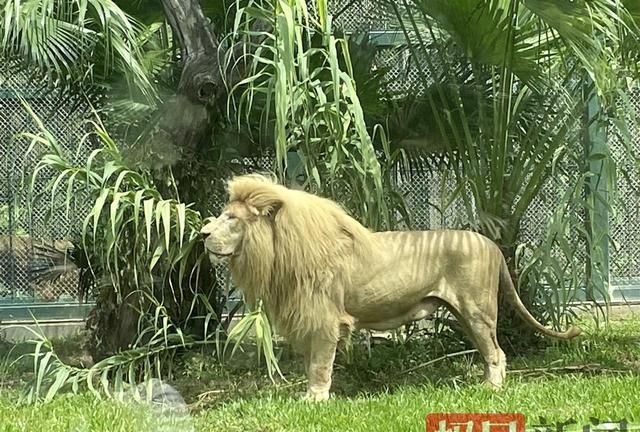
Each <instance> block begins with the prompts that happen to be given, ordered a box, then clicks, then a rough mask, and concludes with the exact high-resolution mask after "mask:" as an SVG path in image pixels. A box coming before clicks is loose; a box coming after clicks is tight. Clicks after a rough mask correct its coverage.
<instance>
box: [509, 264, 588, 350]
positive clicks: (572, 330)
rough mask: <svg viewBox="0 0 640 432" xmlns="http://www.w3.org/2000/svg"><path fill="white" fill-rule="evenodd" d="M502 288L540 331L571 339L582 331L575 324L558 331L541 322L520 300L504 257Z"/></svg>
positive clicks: (519, 310) (522, 314)
mask: <svg viewBox="0 0 640 432" xmlns="http://www.w3.org/2000/svg"><path fill="white" fill-rule="evenodd" d="M500 288H501V290H502V291H503V292H504V293H505V295H506V296H507V298H508V299H509V301H510V302H511V303H512V304H513V305H514V306H515V308H516V310H517V311H518V313H519V314H520V316H521V317H522V318H523V319H524V320H525V321H527V322H528V323H529V324H530V325H532V326H533V327H534V328H535V329H536V330H538V331H539V332H541V333H544V334H545V335H547V336H551V337H555V338H559V339H571V338H574V337H576V336H578V335H579V334H580V333H582V331H581V330H580V329H579V328H578V327H575V326H571V327H569V328H568V329H567V330H565V331H563V332H558V331H555V330H551V329H549V328H547V327H545V326H543V325H542V324H540V323H539V322H538V321H537V320H536V319H535V318H534V317H533V315H531V313H530V312H529V311H528V310H527V308H526V307H525V305H524V304H523V303H522V300H520V297H519V296H518V292H517V291H516V287H515V286H514V285H513V281H512V280H511V275H510V274H509V268H508V267H507V262H506V261H505V260H504V257H503V259H502V265H501V268H500Z"/></svg>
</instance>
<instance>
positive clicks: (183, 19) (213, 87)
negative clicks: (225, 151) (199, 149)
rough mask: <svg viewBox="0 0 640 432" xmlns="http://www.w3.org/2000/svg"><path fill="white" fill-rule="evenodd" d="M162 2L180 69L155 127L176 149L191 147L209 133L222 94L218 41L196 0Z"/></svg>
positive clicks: (222, 85)
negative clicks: (176, 46) (174, 90)
mask: <svg viewBox="0 0 640 432" xmlns="http://www.w3.org/2000/svg"><path fill="white" fill-rule="evenodd" d="M162 5H163V8H164V11H165V15H166V17H167V21H168V22H169V25H170V26H171V29H172V31H173V34H174V35H175V37H176V39H177V41H178V43H179V44H180V50H181V55H180V58H181V60H182V62H183V69H182V74H181V76H180V82H179V84H178V93H177V95H176V96H175V98H174V99H173V100H172V101H170V102H169V103H168V104H167V105H166V106H165V107H164V112H163V115H162V119H161V121H160V122H159V126H160V130H161V131H162V132H163V134H164V135H165V137H166V138H167V139H168V140H169V142H170V143H171V144H173V145H174V146H175V147H176V148H178V149H179V148H184V147H187V148H195V147H196V146H197V144H198V143H199V142H201V140H203V139H206V138H207V137H208V136H210V135H211V131H212V123H213V119H214V116H215V114H216V113H215V107H216V106H217V102H218V100H219V98H220V97H221V96H222V95H223V94H224V93H225V92H224V83H223V79H222V73H221V71H220V65H219V61H218V40H217V37H216V35H215V34H214V32H213V29H212V28H211V23H210V22H209V20H208V19H207V18H206V17H205V16H204V13H203V12H202V8H201V6H200V3H199V1H198V0H162Z"/></svg>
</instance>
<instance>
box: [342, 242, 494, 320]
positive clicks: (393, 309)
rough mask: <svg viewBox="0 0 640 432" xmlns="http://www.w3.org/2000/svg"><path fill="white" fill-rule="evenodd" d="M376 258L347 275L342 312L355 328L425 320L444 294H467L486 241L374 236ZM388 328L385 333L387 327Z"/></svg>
mask: <svg viewBox="0 0 640 432" xmlns="http://www.w3.org/2000/svg"><path fill="white" fill-rule="evenodd" d="M375 235H376V237H377V239H378V241H379V245H378V250H379V251H380V253H379V254H378V256H377V257H374V258H372V259H371V260H370V261H368V262H367V263H363V265H362V267H361V268H359V269H357V271H356V272H354V274H353V279H352V280H353V285H352V286H351V287H346V289H345V308H346V311H347V312H348V313H349V314H350V315H352V316H353V317H354V318H355V319H356V321H357V322H359V323H361V324H360V326H364V327H367V326H368V327H370V328H376V327H374V326H373V325H378V324H380V326H391V325H395V324H397V325H395V327H397V326H399V325H402V324H403V323H404V322H409V321H414V320H417V319H422V318H424V317H426V316H427V315H429V314H431V313H432V312H433V311H434V310H435V309H437V307H438V306H439V305H441V304H442V303H441V301H440V300H439V299H443V300H447V301H448V300H449V299H448V298H447V297H448V296H447V292H449V293H450V292H451V287H452V285H455V286H456V289H467V288H470V285H471V283H470V281H471V280H472V279H475V278H480V274H478V272H477V271H475V270H474V269H477V268H478V265H479V263H480V265H481V266H482V267H484V266H486V265H487V263H488V261H487V259H486V257H485V255H483V253H486V252H487V251H488V250H489V249H488V246H487V242H486V238H483V237H482V236H479V235H478V234H475V233H471V232H465V231H457V232H449V233H443V232H437V231H423V232H413V233H412V232H386V233H376V234H375ZM388 328H391V327H388Z"/></svg>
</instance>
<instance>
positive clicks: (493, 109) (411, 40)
mask: <svg viewBox="0 0 640 432" xmlns="http://www.w3.org/2000/svg"><path fill="white" fill-rule="evenodd" d="M388 5H389V8H390V9H391V10H392V11H393V12H394V15H395V16H396V18H397V20H398V22H399V26H400V28H401V30H402V31H403V33H404V34H405V37H406V41H407V42H406V43H405V44H404V45H403V46H401V47H400V48H399V49H401V50H405V51H407V52H408V53H409V55H410V56H411V58H412V59H413V60H414V61H415V62H416V63H417V64H422V65H423V67H422V68H420V69H418V73H419V83H418V85H419V87H420V88H422V89H423V90H424V96H423V97H421V98H419V104H420V105H419V112H421V113H424V114H425V115H424V116H423V119H424V120H423V122H424V124H423V125H422V127H421V129H423V130H426V131H427V132H426V136H427V138H428V140H427V141H428V142H434V141H435V142H437V144H438V145H436V146H435V147H434V146H431V147H430V148H429V147H426V148H423V149H422V150H423V152H424V153H426V154H432V155H433V154H435V155H439V156H440V157H441V159H443V160H445V161H446V162H447V166H448V167H449V168H450V169H451V170H452V171H453V173H454V175H455V177H456V181H457V184H458V188H457V189H456V190H455V191H454V194H455V195H457V196H459V197H460V198H461V199H462V200H463V201H464V203H465V206H466V208H467V219H468V220H469V221H470V226H469V228H471V229H475V230H479V231H481V232H482V233H484V234H486V235H487V236H488V237H490V238H491V239H493V240H495V241H497V242H498V244H499V245H500V246H501V247H502V248H503V251H504V253H505V255H506V256H507V259H508V260H509V262H510V265H511V267H512V268H514V267H516V265H517V268H518V270H520V274H519V276H518V279H519V286H520V289H521V295H523V296H524V298H525V300H526V303H527V304H529V305H531V306H533V302H534V300H535V301H536V302H537V303H538V304H540V305H542V306H540V307H539V309H538V308H536V309H538V310H536V311H535V312H536V315H538V316H540V317H541V318H542V319H545V320H546V319H550V320H551V322H552V323H553V324H554V325H555V326H559V325H560V324H561V323H562V322H563V321H566V320H570V319H571V313H570V310H569V308H568V307H567V306H568V304H569V303H570V302H572V301H573V300H575V299H576V298H578V294H579V293H580V292H581V291H582V290H583V289H585V285H586V290H587V292H592V293H593V292H598V294H599V296H597V297H600V298H604V299H605V300H606V298H607V288H606V286H604V284H603V283H602V280H603V279H602V277H601V275H596V274H590V273H589V272H590V271H591V270H593V269H592V268H585V266H584V265H583V266H580V265H578V264H577V263H578V262H581V261H582V262H583V263H584V258H580V255H582V256H584V253H585V252H588V256H589V257H590V258H591V259H592V260H593V261H596V262H597V260H598V258H599V257H601V256H602V247H601V244H602V240H603V239H602V238H601V233H598V232H596V231H597V229H596V228H594V226H593V225H591V226H590V225H588V223H587V225H586V226H585V220H584V217H583V216H582V214H584V213H585V212H587V213H589V212H591V215H593V214H594V211H595V207H594V203H595V202H599V201H602V205H603V206H605V208H606V206H608V205H611V203H613V202H614V199H615V193H614V192H615V175H613V172H612V171H611V170H609V173H608V174H607V173H605V171H603V173H605V174H604V176H602V177H601V178H600V182H601V183H605V182H606V185H607V186H608V187H609V191H610V193H611V194H610V195H609V196H608V197H605V196H604V195H602V193H601V189H593V188H590V187H589V185H590V182H591V181H592V178H594V176H596V175H600V174H601V173H600V172H596V171H595V170H594V168H595V167H594V166H593V165H590V164H589V162H593V160H595V158H597V160H599V161H601V162H602V164H604V165H605V166H609V167H613V163H612V160H611V156H610V154H609V153H608V151H607V150H606V148H605V149H599V148H597V146H596V145H593V143H591V142H589V141H588V140H586V139H585V136H586V134H587V133H592V134H593V131H594V130H597V129H598V128H600V129H602V128H604V127H606V126H607V125H608V124H610V123H612V120H613V123H614V124H616V125H617V126H618V125H620V124H621V122H617V120H619V117H620V114H621V112H622V111H621V110H616V109H615V107H614V105H613V101H614V99H615V98H614V97H615V96H616V95H617V94H619V93H623V92H624V91H625V89H626V85H627V83H626V78H627V77H629V74H628V71H629V70H630V69H629V65H628V64H627V65H622V64H621V63H620V62H621V59H622V58H623V56H621V51H622V50H623V47H622V44H621V38H620V34H621V32H628V33H629V34H631V35H635V36H637V35H638V33H637V29H636V28H634V27H633V26H631V25H630V24H629V23H630V22H631V21H630V15H629V13H628V12H627V10H626V9H624V8H623V7H622V5H621V4H619V3H618V2H609V1H596V2H590V3H589V5H587V3H585V2H571V3H566V2H565V3H563V4H562V6H558V5H556V4H555V3H554V4H553V5H551V4H550V3H549V2H547V1H534V0H531V1H515V2H507V1H492V2H482V1H476V0H470V1H467V0H460V1H450V2H449V1H446V2H445V1H442V2H432V1H421V0H415V1H411V0H404V1H403V2H400V3H396V2H389V3H388ZM568 23H571V25H569V24H568ZM574 23H577V24H576V25H574ZM634 32H635V33H634ZM595 95H599V96H600V108H599V109H600V112H599V113H595V114H592V115H590V116H588V117H585V115H584V113H585V112H586V109H587V106H588V104H589V103H590V102H591V101H592V99H593V98H594V97H595ZM408 103H413V99H410V100H409V102H408ZM587 131H589V132H587ZM392 135H393V133H392ZM628 150H630V149H629V148H628ZM629 156H630V157H633V155H632V153H631V152H629ZM588 158H590V159H588ZM585 190H587V191H588V192H589V194H588V195H587V196H586V197H585V195H584V191H585ZM545 193H547V194H553V196H554V201H555V202H554V203H553V205H554V209H553V216H552V217H551V218H550V219H549V220H548V221H547V223H546V224H545V231H546V232H545V233H544V238H542V239H540V240H539V241H538V242H533V243H526V242H525V243H521V242H522V239H521V237H520V228H521V223H522V221H523V218H524V217H525V216H526V215H527V212H528V211H529V210H531V209H534V208H535V206H536V205H537V204H538V203H540V202H541V199H542V198H543V197H544V194H545ZM454 197H455V196H453V197H452V198H454ZM518 243H521V244H520V245H518ZM585 245H586V246H585ZM587 247H588V250H585V249H586V248H587ZM587 265H590V262H587ZM595 271H596V272H597V271H601V270H599V269H597V268H596V269H595ZM598 276H600V278H599V279H598ZM598 280H599V282H598ZM507 327H513V326H512V320H509V323H508V324H507ZM520 330H522V329H519V330H515V331H516V334H515V335H514V336H515V337H514V339H515V340H524V339H523V338H522V337H520V336H519V332H520ZM527 340H529V339H527Z"/></svg>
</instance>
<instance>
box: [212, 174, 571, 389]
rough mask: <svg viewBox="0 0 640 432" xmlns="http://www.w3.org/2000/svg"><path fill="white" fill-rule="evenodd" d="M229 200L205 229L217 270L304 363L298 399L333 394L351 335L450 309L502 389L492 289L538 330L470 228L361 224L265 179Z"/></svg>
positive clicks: (493, 254) (246, 179)
mask: <svg viewBox="0 0 640 432" xmlns="http://www.w3.org/2000/svg"><path fill="white" fill-rule="evenodd" d="M227 192H228V195H229V201H228V203H227V204H226V206H225V207H224V209H223V210H222V212H221V214H220V215H219V216H218V217H211V218H208V219H207V220H205V224H204V226H203V227H202V229H201V234H202V236H203V239H204V245H205V248H206V253H207V254H208V255H209V259H210V260H212V261H213V262H220V261H225V260H226V261H228V263H229V268H230V272H231V278H232V280H233V281H234V283H235V284H236V286H238V288H239V289H240V290H241V291H242V292H243V294H244V298H245V301H246V302H247V303H248V304H249V306H254V305H255V304H256V301H258V300H262V302H263V306H264V307H265V311H266V313H267V316H268V317H269V319H270V320H271V321H272V322H273V323H274V325H275V328H276V330H277V331H278V332H279V333H280V334H281V335H282V336H283V337H285V338H286V339H287V341H288V342H290V343H291V344H292V346H293V347H294V348H295V349H297V350H298V351H301V352H302V354H303V356H304V366H305V373H306V376H307V379H308V383H307V391H306V394H305V398H307V399H310V400H313V401H320V400H325V399H327V398H329V390H330V388H331V381H332V373H333V363H334V358H335V354H336V347H337V344H338V342H339V341H340V340H341V338H345V337H348V335H350V334H351V331H353V330H354V329H370V330H391V329H395V328H398V327H399V326H401V325H403V324H406V323H410V322H413V321H417V320H421V319H424V318H427V317H429V316H431V315H432V314H433V313H434V312H435V311H436V310H437V309H438V308H440V307H442V306H443V307H446V308H448V309H449V310H450V311H451V312H452V313H453V314H454V316H456V318H457V319H458V321H459V322H460V324H461V326H462V328H463V329H464V331H465V333H466V335H467V336H468V337H469V339H470V340H471V342H472V343H473V345H474V346H475V347H476V348H477V350H478V352H479V353H480V354H481V356H482V358H483V360H484V363H485V365H484V366H485V367H484V382H485V383H486V384H487V385H489V386H491V387H493V388H500V387H501V386H502V384H503V380H504V378H505V372H506V357H505V354H504V352H503V351H502V349H501V348H500V346H499V345H498V341H497V339H496V321H497V309H498V306H497V305H498V290H499V289H500V290H502V291H503V293H504V294H506V296H507V298H508V299H509V300H510V302H511V303H512V304H513V306H514V307H515V309H516V310H517V311H518V312H519V314H520V315H521V316H522V318H523V319H524V320H525V321H526V322H527V323H529V324H530V325H532V326H533V327H534V328H535V329H536V330H537V331H539V332H541V333H543V334H545V335H547V336H551V337H555V338H561V339H570V338H573V337H575V336H578V335H579V334H580V333H581V331H580V329H578V328H577V327H570V328H569V329H567V330H566V331H564V332H558V331H554V330H551V329H548V328H546V327H545V326H543V325H542V324H541V323H539V322H538V321H536V319H535V318H534V317H533V316H532V315H531V314H530V313H529V311H528V310H527V309H526V308H525V306H524V304H523V303H522V301H521V300H520V298H519V297H518V293H517V291H516V289H515V287H514V285H513V282H512V281H511V277H510V275H509V271H508V268H507V263H506V261H505V258H504V256H503V255H502V253H501V251H500V249H499V248H498V246H497V245H496V244H495V243H494V242H493V241H491V240H490V239H488V238H487V237H485V236H483V235H481V234H479V233H476V232H472V231H464V230H438V231H386V232H373V231H371V230H369V229H368V228H365V227H364V226H363V225H362V224H360V223H359V222H358V221H357V220H355V219H354V218H353V217H351V216H349V214H348V213H347V212H346V211H345V210H344V209H343V208H342V207H341V206H340V205H338V204H337V203H336V202H334V201H332V200H329V199H327V198H322V197H320V196H317V195H314V194H311V193H308V192H305V191H302V190H294V189H289V188H287V187H285V186H283V185H280V184H278V183H277V182H276V181H275V180H274V179H273V178H271V177H268V176H265V175H261V174H247V175H241V176H236V177H233V178H232V179H231V180H229V181H228V182H227Z"/></svg>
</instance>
